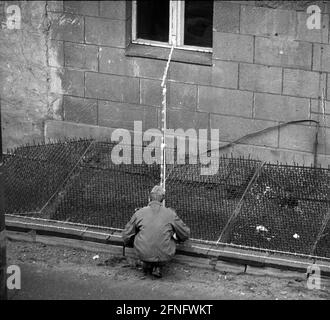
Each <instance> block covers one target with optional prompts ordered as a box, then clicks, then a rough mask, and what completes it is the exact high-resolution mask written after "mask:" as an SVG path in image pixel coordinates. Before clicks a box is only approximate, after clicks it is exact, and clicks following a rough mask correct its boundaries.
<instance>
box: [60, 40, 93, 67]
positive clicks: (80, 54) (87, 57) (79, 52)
mask: <svg viewBox="0 0 330 320" xmlns="http://www.w3.org/2000/svg"><path fill="white" fill-rule="evenodd" d="M64 56H65V66H67V67H74V68H78V69H83V70H91V71H97V69H98V47H97V46H92V45H83V44H75V43H71V42H66V43H65V44H64Z"/></svg>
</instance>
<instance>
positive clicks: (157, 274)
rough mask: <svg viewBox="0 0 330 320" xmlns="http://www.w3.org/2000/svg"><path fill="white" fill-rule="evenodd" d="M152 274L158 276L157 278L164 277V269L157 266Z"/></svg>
mask: <svg viewBox="0 0 330 320" xmlns="http://www.w3.org/2000/svg"><path fill="white" fill-rule="evenodd" d="M152 274H153V275H154V276H155V277H156V278H161V277H162V270H161V267H155V268H154V270H153V272H152Z"/></svg>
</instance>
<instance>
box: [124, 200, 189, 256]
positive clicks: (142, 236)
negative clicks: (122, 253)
mask: <svg viewBox="0 0 330 320" xmlns="http://www.w3.org/2000/svg"><path fill="white" fill-rule="evenodd" d="M174 233H175V234H176V236H177V238H178V240H181V241H184V240H186V239H188V237H189V234H190V230H189V228H188V227H187V226H186V225H185V224H184V223H183V221H182V220H181V219H180V218H179V217H178V216H177V214H176V213H175V212H174V211H173V210H171V209H169V208H165V207H163V206H162V205H161V203H160V202H158V201H152V202H150V203H149V205H148V206H147V207H144V208H142V209H140V210H138V211H137V212H136V213H135V214H134V215H133V216H132V218H131V220H130V221H129V222H128V223H127V225H126V227H125V230H124V231H123V239H124V242H125V243H128V242H129V240H130V239H131V237H133V236H135V239H134V248H135V249H136V252H137V254H138V256H139V258H140V259H141V260H143V261H148V262H163V261H168V260H170V259H171V258H172V257H173V256H174V254H175V249H176V244H175V241H174V239H173V235H174Z"/></svg>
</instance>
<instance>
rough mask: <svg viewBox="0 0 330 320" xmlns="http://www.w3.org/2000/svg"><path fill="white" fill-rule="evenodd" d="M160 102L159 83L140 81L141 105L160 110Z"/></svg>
mask: <svg viewBox="0 0 330 320" xmlns="http://www.w3.org/2000/svg"><path fill="white" fill-rule="evenodd" d="M167 95H168V92H167ZM162 100H163V98H162V88H161V81H157V80H150V79H140V103H141V104H143V105H147V106H154V107H159V108H160V107H161V106H162Z"/></svg>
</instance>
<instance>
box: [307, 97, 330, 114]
mask: <svg viewBox="0 0 330 320" xmlns="http://www.w3.org/2000/svg"><path fill="white" fill-rule="evenodd" d="M324 107H325V110H324V113H325V114H330V101H326V100H325V106H324ZM311 112H312V113H320V114H323V107H322V103H321V100H314V99H312V101H311Z"/></svg>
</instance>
